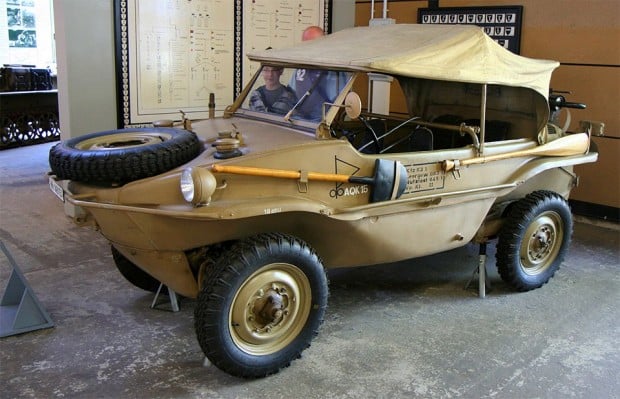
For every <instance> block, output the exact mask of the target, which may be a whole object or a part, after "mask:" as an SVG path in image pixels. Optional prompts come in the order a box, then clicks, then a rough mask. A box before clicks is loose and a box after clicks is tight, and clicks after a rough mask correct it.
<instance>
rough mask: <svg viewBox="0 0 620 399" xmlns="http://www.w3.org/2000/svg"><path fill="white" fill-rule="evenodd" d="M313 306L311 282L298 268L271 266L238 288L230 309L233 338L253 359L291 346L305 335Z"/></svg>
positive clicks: (283, 264)
mask: <svg viewBox="0 0 620 399" xmlns="http://www.w3.org/2000/svg"><path fill="white" fill-rule="evenodd" d="M311 304H312V292H311V288H310V282H309V281H308V278H307V277H306V275H305V274H304V273H303V272H302V271H301V270H300V269H299V268H297V267H296V266H294V265H291V264H288V263H272V264H269V265H266V266H263V267H261V268H260V269H258V270H257V271H256V272H254V273H253V274H252V275H251V276H250V277H249V278H248V279H247V280H246V281H245V282H244V284H243V285H242V286H241V287H240V288H239V290H238V291H237V294H236V295H235V298H234V299H233V302H232V306H231V308H230V327H229V329H230V335H231V337H232V339H233V341H234V343H235V345H237V347H239V348H240V349H241V350H243V351H244V352H247V353H249V354H252V355H268V354H271V353H275V352H277V351H279V350H281V349H283V348H285V347H286V346H288V345H289V344H290V343H291V342H292V341H293V340H294V339H295V338H296V337H297V336H298V335H299V333H300V332H301V331H302V329H303V328H304V325H305V324H306V320H307V319H308V315H309V314H310V308H311Z"/></svg>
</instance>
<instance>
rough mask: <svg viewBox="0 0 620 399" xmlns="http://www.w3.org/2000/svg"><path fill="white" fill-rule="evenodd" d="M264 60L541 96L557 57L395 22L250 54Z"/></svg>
mask: <svg viewBox="0 0 620 399" xmlns="http://www.w3.org/2000/svg"><path fill="white" fill-rule="evenodd" d="M248 57H249V58H250V59H251V60H253V61H260V62H263V63H276V64H290V65H305V66H316V67H328V68H339V69H353V70H360V71H365V72H379V73H388V74H395V75H402V76H407V77H417V78H425V79H437V80H447V81H456V82H465V83H480V84H485V83H488V84H499V85H506V86H516V87H526V88H530V89H532V90H534V91H536V92H538V93H539V94H541V95H542V96H543V97H544V98H545V99H546V98H547V96H548V93H549V81H550V79H551V73H552V72H553V70H554V69H555V68H557V67H558V66H559V63H558V62H556V61H548V60H538V59H532V58H526V57H522V56H519V55H516V54H514V53H512V52H510V51H509V50H506V49H505V48H503V47H502V46H500V45H499V44H497V43H496V42H495V41H494V40H493V39H491V38H490V37H489V36H488V35H486V34H485V33H484V31H483V30H482V28H479V27H476V26H467V25H421V24H395V25H383V26H373V27H367V26H365V27H356V28H349V29H344V30H341V31H338V32H335V33H333V34H330V35H327V36H324V37H322V38H319V39H315V40H312V41H306V42H302V43H300V44H298V45H295V46H292V47H288V48H283V49H272V50H264V51H259V52H251V53H249V54H248Z"/></svg>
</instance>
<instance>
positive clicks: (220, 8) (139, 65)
mask: <svg viewBox="0 0 620 399" xmlns="http://www.w3.org/2000/svg"><path fill="white" fill-rule="evenodd" d="M330 8H331V1H330V0H115V12H116V21H115V22H116V58H117V82H118V83H117V85H118V90H117V93H118V99H119V118H118V119H119V127H121V128H123V127H129V126H140V125H148V124H150V123H151V122H153V121H154V120H161V119H172V120H178V119H180V118H181V112H180V111H183V112H184V113H185V114H186V115H187V117H188V118H190V119H206V118H208V114H209V110H208V107H209V104H208V103H209V95H210V94H211V93H213V94H214V96H215V106H216V107H215V111H216V115H217V114H221V113H222V112H223V111H224V109H225V108H226V107H227V106H228V105H230V104H231V103H232V102H233V100H234V98H235V97H236V95H238V94H239V93H240V92H241V89H242V86H243V84H244V82H246V81H247V80H248V79H249V76H251V74H252V73H253V72H254V71H255V70H256V68H257V66H252V65H251V64H250V62H249V61H247V58H245V53H246V52H248V51H251V50H255V49H264V48H267V47H274V48H276V47H282V46H286V45H291V44H294V43H296V42H298V41H300V40H301V32H302V31H303V29H305V27H307V26H310V25H319V26H321V27H323V28H324V29H325V31H327V32H329V30H330V13H329V10H330Z"/></svg>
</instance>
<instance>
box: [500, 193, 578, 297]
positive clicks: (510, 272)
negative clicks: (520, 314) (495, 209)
mask: <svg viewBox="0 0 620 399" xmlns="http://www.w3.org/2000/svg"><path fill="white" fill-rule="evenodd" d="M572 231H573V220H572V215H571V213H570V208H569V206H568V203H567V202H566V200H565V199H564V198H563V197H562V196H560V195H559V194H557V193H554V192H551V191H536V192H533V193H531V194H529V195H528V196H526V197H525V198H523V199H521V200H519V201H517V202H516V203H515V204H514V205H513V206H512V207H511V208H510V211H509V213H508V216H507V219H506V222H505V224H504V227H503V228H502V230H501V231H500V233H499V237H498V242H497V254H496V259H497V269H498V271H499V274H500V276H501V277H502V279H503V280H504V281H506V282H507V283H508V284H510V285H511V286H513V287H514V288H515V289H517V290H519V291H529V290H532V289H535V288H539V287H541V286H542V285H543V284H545V283H547V282H548V281H549V279H551V277H553V275H554V274H555V272H556V271H557V270H558V269H559V267H560V264H561V263H562V261H563V260H564V256H565V255H566V252H567V251H568V247H569V245H570V240H571V234H572Z"/></svg>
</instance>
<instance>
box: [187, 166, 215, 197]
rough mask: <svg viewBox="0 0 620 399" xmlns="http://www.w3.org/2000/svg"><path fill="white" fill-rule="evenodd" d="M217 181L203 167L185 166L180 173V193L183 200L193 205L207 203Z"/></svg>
mask: <svg viewBox="0 0 620 399" xmlns="http://www.w3.org/2000/svg"><path fill="white" fill-rule="evenodd" d="M216 185H217V182H216V180H215V177H214V176H213V174H211V172H209V171H208V170H207V169H205V168H187V169H185V170H184V171H183V172H182V173H181V193H182V194H183V198H185V201H187V202H191V203H192V204H194V205H195V206H201V205H207V204H208V203H209V202H210V201H211V196H212V195H213V193H214V192H215V188H216Z"/></svg>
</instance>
